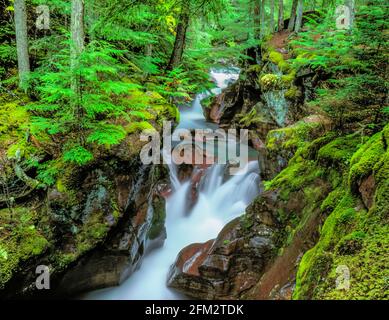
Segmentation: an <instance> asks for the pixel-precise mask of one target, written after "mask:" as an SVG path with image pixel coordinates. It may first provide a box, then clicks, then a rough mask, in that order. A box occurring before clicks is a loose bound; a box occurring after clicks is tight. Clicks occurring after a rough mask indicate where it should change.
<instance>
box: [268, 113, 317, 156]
mask: <svg viewBox="0 0 389 320" xmlns="http://www.w3.org/2000/svg"><path fill="white" fill-rule="evenodd" d="M319 128H320V124H319V123H315V122H305V121H304V120H302V121H299V122H297V123H295V124H294V125H292V126H289V127H285V128H281V129H277V130H272V131H270V132H269V133H268V136H267V139H266V141H267V142H266V146H267V148H268V149H269V150H270V151H276V150H280V149H288V150H292V151H296V150H297V148H301V147H304V146H305V145H306V144H307V142H309V141H311V140H312V136H313V135H314V133H315V131H316V130H317V129H319Z"/></svg>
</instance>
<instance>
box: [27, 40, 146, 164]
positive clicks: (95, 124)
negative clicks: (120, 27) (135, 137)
mask: <svg viewBox="0 0 389 320" xmlns="http://www.w3.org/2000/svg"><path fill="white" fill-rule="evenodd" d="M122 53H123V52H122V51H119V50H116V49H113V48H112V47H111V46H109V45H108V44H105V43H95V42H92V43H91V44H90V45H89V46H88V47H87V48H86V50H85V52H83V53H82V54H81V56H80V61H79V64H78V67H77V69H76V70H71V69H70V64H69V59H68V58H67V56H68V49H63V50H62V51H61V52H60V54H58V55H57V56H55V57H54V59H53V63H52V65H49V66H46V67H42V68H41V69H39V70H38V71H36V72H35V74H34V75H33V79H35V81H36V82H37V88H38V91H39V95H40V101H39V102H37V103H33V104H31V105H30V106H29V110H31V111H33V112H34V114H35V116H34V117H33V118H32V124H31V131H32V133H33V134H39V133H40V132H41V131H44V132H46V133H47V134H49V135H53V136H55V135H58V134H60V135H62V136H66V140H67V142H66V143H64V144H63V145H64V148H67V149H66V150H65V149H64V150H63V152H64V159H65V161H70V162H74V163H77V164H79V165H82V164H84V163H87V162H89V161H90V160H92V158H93V156H92V153H91V151H90V150H88V148H89V149H90V147H88V145H89V146H91V145H94V144H95V145H104V146H106V147H109V146H111V145H115V144H118V143H119V142H120V141H121V140H123V139H124V137H125V135H126V133H125V130H124V129H123V128H122V126H120V125H116V124H115V121H116V119H118V118H119V117H120V116H121V117H124V118H128V114H129V113H131V112H137V113H136V115H137V116H139V114H140V115H142V112H141V111H142V110H143V109H144V108H145V107H146V106H145V105H142V104H141V103H139V99H137V94H136V93H137V92H138V91H139V89H140V88H141V86H140V85H138V84H136V83H133V82H126V81H122V80H121V79H120V72H122V71H125V67H123V66H121V65H118V62H117V59H116V58H115V57H116V56H118V55H121V54H122ZM73 73H76V74H77V78H78V81H79V83H80V92H79V93H77V92H75V91H74V90H72V87H71V86H72V81H73V80H72V79H73V77H74V74H73ZM133 93H135V95H134V96H135V97H134V99H131V94H133ZM80 142H82V144H80ZM85 143H87V144H88V145H86V144H85ZM73 145H74V146H73Z"/></svg>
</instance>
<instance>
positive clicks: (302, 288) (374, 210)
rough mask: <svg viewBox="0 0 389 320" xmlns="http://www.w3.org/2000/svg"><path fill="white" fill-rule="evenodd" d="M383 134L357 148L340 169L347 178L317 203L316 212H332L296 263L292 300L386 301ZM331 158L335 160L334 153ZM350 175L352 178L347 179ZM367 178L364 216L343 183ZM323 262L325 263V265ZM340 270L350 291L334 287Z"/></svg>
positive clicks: (387, 189) (387, 177)
mask: <svg viewBox="0 0 389 320" xmlns="http://www.w3.org/2000/svg"><path fill="white" fill-rule="evenodd" d="M383 135H384V132H381V133H379V134H376V135H374V136H373V137H371V138H370V139H369V140H368V141H367V142H366V143H365V144H363V145H362V146H360V147H359V149H358V150H357V151H356V152H355V153H354V155H353V156H352V160H351V169H348V168H346V169H345V170H346V171H345V172H346V173H348V171H350V173H349V174H347V175H345V179H344V183H343V184H342V185H339V187H338V188H337V189H335V190H334V191H333V192H332V193H331V194H330V195H329V196H328V197H327V199H326V200H325V201H324V202H323V203H322V205H321V209H322V210H325V211H330V212H331V211H332V213H331V214H330V215H329V216H328V218H327V219H326V221H325V223H324V225H323V227H322V230H321V235H320V239H319V241H318V243H317V244H316V245H315V246H314V247H313V248H312V249H311V250H309V251H308V252H306V253H305V255H304V256H303V259H302V261H301V262H300V265H299V268H298V273H297V280H296V289H295V292H294V296H293V297H294V298H295V299H346V300H349V299H388V297H389V290H388V281H387V279H388V277H389V273H388V269H387V265H388V263H389V259H388V257H389V239H388V236H387V235H388V234H389V225H388V224H387V219H388V217H389V213H388V211H389V210H388V208H389V197H388V194H389V165H388V164H389V161H388V160H389V157H388V151H387V145H386V144H385V143H382V142H383V141H384V140H382V137H383ZM338 144H339V142H337V145H338ZM346 149H347V148H346ZM335 153H336V152H335ZM334 157H335V158H339V154H335V155H334ZM341 158H343V157H341ZM369 159H373V160H374V161H372V162H370V161H369ZM354 166H357V167H354ZM351 172H358V174H355V175H354V176H353V175H351ZM368 175H373V177H374V180H375V182H376V185H375V189H372V190H369V191H370V192H371V193H373V194H374V203H373V206H372V207H371V208H370V210H369V211H366V210H364V209H363V208H364V207H363V205H362V204H361V199H360V195H359V193H358V192H357V191H358V190H355V187H354V189H352V187H353V185H352V184H348V183H347V181H349V180H350V177H353V179H355V180H360V179H361V178H362V177H366V176H368ZM351 181H352V180H351ZM350 187H351V188H350ZM323 257H327V258H328V260H327V262H326V263H325V265H323V261H324V260H323ZM339 267H341V268H340V269H339ZM345 268H346V269H347V270H348V272H349V274H350V277H351V278H350V283H349V284H350V286H349V288H348V289H341V288H337V287H336V281H337V279H339V277H340V276H341V273H340V271H339V270H344V269H345Z"/></svg>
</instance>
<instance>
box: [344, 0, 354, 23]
mask: <svg viewBox="0 0 389 320" xmlns="http://www.w3.org/2000/svg"><path fill="white" fill-rule="evenodd" d="M344 5H345V6H346V7H349V9H350V24H349V25H350V29H353V26H354V20H355V0H345V1H344Z"/></svg>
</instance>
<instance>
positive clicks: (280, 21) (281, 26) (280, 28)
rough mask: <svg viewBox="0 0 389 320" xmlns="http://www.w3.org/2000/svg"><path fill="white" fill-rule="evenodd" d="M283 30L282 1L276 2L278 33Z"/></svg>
mask: <svg viewBox="0 0 389 320" xmlns="http://www.w3.org/2000/svg"><path fill="white" fill-rule="evenodd" d="M282 30H284V0H279V1H278V31H279V32H280V31H282Z"/></svg>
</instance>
